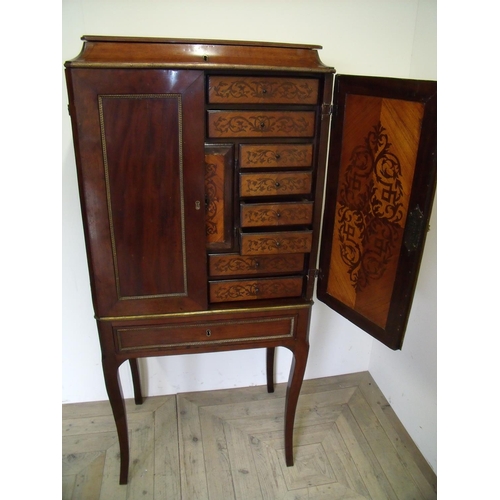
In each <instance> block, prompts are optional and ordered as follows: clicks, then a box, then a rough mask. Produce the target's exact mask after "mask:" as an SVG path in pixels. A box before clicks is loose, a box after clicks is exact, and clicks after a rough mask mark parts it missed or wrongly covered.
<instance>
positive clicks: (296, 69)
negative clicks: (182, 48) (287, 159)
mask: <svg viewBox="0 0 500 500" xmlns="http://www.w3.org/2000/svg"><path fill="white" fill-rule="evenodd" d="M66 67H67V68H103V69H104V68H128V69H130V68H158V69H162V68H176V69H235V70H239V69H242V70H257V71H284V72H286V73H289V72H302V73H335V68H331V67H328V66H323V67H317V68H302V67H289V66H283V67H281V66H262V65H255V66H249V65H244V64H241V65H240V64H217V63H212V64H202V63H197V62H193V63H97V62H68V63H66Z"/></svg>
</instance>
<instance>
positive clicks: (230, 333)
mask: <svg viewBox="0 0 500 500" xmlns="http://www.w3.org/2000/svg"><path fill="white" fill-rule="evenodd" d="M295 329H296V321H295V316H294V315H290V316H287V315H286V314H285V315H284V316H283V317H276V318H267V319H252V318H249V319H242V320H227V321H205V322H204V321H202V322H193V323H181V324H169V325H149V326H144V327H137V326H134V327H115V328H114V334H115V339H116V345H117V347H118V350H119V351H120V352H123V351H131V350H134V351H137V350H140V349H166V348H172V347H187V346H195V345H200V346H203V345H210V344H214V345H217V344H223V343H238V342H245V341H256V340H259V339H267V340H269V339H273V338H276V339H278V338H292V337H293V336H294V335H295Z"/></svg>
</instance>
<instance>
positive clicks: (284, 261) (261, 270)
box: [208, 253, 304, 276]
mask: <svg viewBox="0 0 500 500" xmlns="http://www.w3.org/2000/svg"><path fill="white" fill-rule="evenodd" d="M208 263H209V274H210V276H236V275H258V274H269V273H275V274H276V273H279V274H283V273H288V274H291V273H296V272H299V271H302V269H303V267H304V255H303V254H298V253H297V254H289V255H262V256H255V257H245V256H243V255H239V254H220V255H209V258H208Z"/></svg>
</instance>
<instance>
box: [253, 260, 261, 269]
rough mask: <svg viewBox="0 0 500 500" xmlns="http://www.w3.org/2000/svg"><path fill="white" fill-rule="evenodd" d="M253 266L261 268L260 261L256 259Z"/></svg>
mask: <svg viewBox="0 0 500 500" xmlns="http://www.w3.org/2000/svg"><path fill="white" fill-rule="evenodd" d="M253 266H254V267H255V269H259V266H260V262H259V261H258V260H256V261H255V262H254V264H253Z"/></svg>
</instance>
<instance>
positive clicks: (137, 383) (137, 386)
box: [129, 358, 143, 405]
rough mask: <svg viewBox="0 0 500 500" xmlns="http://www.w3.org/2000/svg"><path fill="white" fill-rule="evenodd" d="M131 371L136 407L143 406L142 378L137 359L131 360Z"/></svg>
mask: <svg viewBox="0 0 500 500" xmlns="http://www.w3.org/2000/svg"><path fill="white" fill-rule="evenodd" d="M129 363H130V371H131V372H132V383H133V384H134V399H135V404H136V405H142V401H143V399H142V392H141V377H140V374H139V366H138V364H137V359H136V358H130V359H129Z"/></svg>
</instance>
